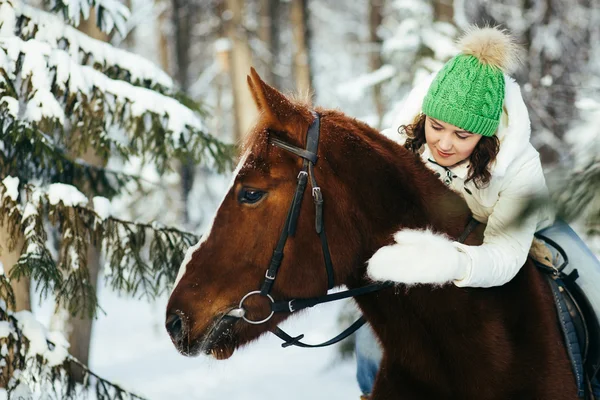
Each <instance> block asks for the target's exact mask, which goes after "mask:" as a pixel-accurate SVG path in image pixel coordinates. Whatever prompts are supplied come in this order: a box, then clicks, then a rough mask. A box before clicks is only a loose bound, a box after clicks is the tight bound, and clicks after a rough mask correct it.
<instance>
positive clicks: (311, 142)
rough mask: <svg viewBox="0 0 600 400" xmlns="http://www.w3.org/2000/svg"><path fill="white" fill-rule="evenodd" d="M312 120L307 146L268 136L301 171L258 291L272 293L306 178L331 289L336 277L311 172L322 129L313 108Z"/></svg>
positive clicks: (291, 234)
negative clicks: (299, 162)
mask: <svg viewBox="0 0 600 400" xmlns="http://www.w3.org/2000/svg"><path fill="white" fill-rule="evenodd" d="M313 115H314V117H315V119H314V120H313V122H312V123H311V124H310V126H309V128H308V132H307V134H306V149H301V148H299V147H296V146H293V145H291V144H288V143H286V142H284V141H282V140H280V139H277V138H274V137H273V138H269V142H270V143H271V144H273V145H275V146H277V147H279V148H281V149H283V150H286V151H288V152H290V153H292V154H295V155H297V156H298V157H301V158H302V159H303V162H302V170H301V171H300V173H299V174H298V183H297V184H296V189H295V191H294V196H293V197H292V202H291V204H290V208H289V210H288V214H287V217H286V220H285V224H284V226H283V229H282V230H281V235H280V236H279V240H278V242H277V246H276V247H275V250H274V251H273V255H272V257H271V261H270V263H269V268H268V269H267V271H266V273H265V279H264V281H263V284H262V286H261V288H260V294H261V295H263V296H266V295H268V294H270V293H271V289H272V288H273V284H274V283H275V278H276V277H277V272H278V270H279V267H280V266H281V262H282V261H283V249H284V247H285V244H286V242H287V239H288V237H289V236H294V234H295V233H296V227H297V225H298V218H299V216H300V208H301V206H302V199H303V198H304V192H305V191H306V185H307V181H308V180H309V179H310V185H311V189H312V196H313V199H314V204H315V231H316V232H317V234H318V235H319V236H320V238H321V248H322V250H323V259H324V261H325V268H326V271H327V289H328V290H329V289H332V288H333V287H334V285H335V279H334V274H333V262H332V261H331V254H330V252H329V244H328V242H327V236H326V235H325V229H324V227H323V194H322V193H321V188H320V187H319V186H318V184H317V181H316V179H315V174H314V166H315V164H316V162H317V160H318V156H317V150H318V146H319V136H320V129H321V116H320V115H319V114H318V113H316V112H314V111H313Z"/></svg>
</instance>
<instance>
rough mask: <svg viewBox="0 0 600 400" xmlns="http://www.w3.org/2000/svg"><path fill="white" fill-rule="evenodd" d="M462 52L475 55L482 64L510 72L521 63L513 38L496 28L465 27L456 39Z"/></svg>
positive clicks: (518, 49)
mask: <svg viewBox="0 0 600 400" xmlns="http://www.w3.org/2000/svg"><path fill="white" fill-rule="evenodd" d="M458 48H459V49H460V50H461V53H462V54H465V55H471V56H474V57H476V58H477V59H478V60H479V62H481V63H482V64H487V65H491V66H495V67H498V68H500V69H501V70H502V71H503V72H504V73H507V74H510V73H512V72H514V70H515V69H516V68H517V67H518V66H519V65H520V63H521V54H520V52H521V48H520V47H519V46H518V45H517V43H516V42H515V39H514V38H513V37H512V36H510V34H508V32H506V31H504V30H500V29H498V28H489V27H486V28H477V27H471V28H469V29H467V30H466V31H465V33H464V35H463V36H462V37H461V38H460V39H459V41H458Z"/></svg>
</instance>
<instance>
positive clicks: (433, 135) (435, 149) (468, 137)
mask: <svg viewBox="0 0 600 400" xmlns="http://www.w3.org/2000/svg"><path fill="white" fill-rule="evenodd" d="M425 140H426V141H427V146H429V150H430V151H431V154H433V158H434V159H435V162H436V163H438V164H439V165H442V166H444V167H450V166H452V165H454V164H458V163H459V162H461V161H463V160H466V159H467V158H469V157H470V156H471V153H473V150H475V147H476V146H477V143H479V140H481V135H478V134H475V133H471V132H468V131H465V130H463V129H460V128H459V127H457V126H454V125H451V124H448V123H445V122H442V121H440V120H438V119H434V118H431V117H429V116H428V117H427V118H426V121H425Z"/></svg>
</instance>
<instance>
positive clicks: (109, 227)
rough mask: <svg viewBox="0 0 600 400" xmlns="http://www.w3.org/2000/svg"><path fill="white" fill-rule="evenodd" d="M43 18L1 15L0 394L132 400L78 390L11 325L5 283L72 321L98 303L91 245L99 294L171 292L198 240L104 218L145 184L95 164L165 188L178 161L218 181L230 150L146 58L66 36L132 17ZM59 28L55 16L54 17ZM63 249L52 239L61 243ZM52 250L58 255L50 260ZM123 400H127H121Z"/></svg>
mask: <svg viewBox="0 0 600 400" xmlns="http://www.w3.org/2000/svg"><path fill="white" fill-rule="evenodd" d="M45 5H46V7H47V8H48V9H50V10H51V11H52V12H51V13H49V12H46V11H43V10H40V9H37V8H34V7H31V6H29V5H27V4H26V3H24V2H22V1H21V0H4V1H2V2H0V172H1V174H0V176H1V179H2V180H1V183H0V216H1V217H0V227H2V228H3V229H5V230H7V231H8V232H9V240H8V241H7V242H6V243H0V251H8V252H10V251H14V250H15V245H16V242H17V239H23V240H24V246H23V250H22V251H21V254H20V257H19V259H18V262H17V263H16V264H15V265H3V266H2V274H1V275H0V295H1V297H2V298H3V299H4V300H5V302H6V303H2V304H1V307H0V343H1V344H2V347H1V351H0V359H1V361H0V367H1V368H2V371H1V375H0V386H2V387H4V388H5V389H6V390H8V391H9V392H12V395H15V396H16V395H17V394H18V395H25V394H26V395H28V396H37V395H40V394H41V393H44V392H45V391H48V390H50V391H52V392H54V393H57V394H59V397H60V398H75V397H77V396H78V395H79V394H81V393H82V392H84V391H86V390H89V389H90V388H93V389H94V390H95V394H96V397H97V398H99V399H112V398H135V396H134V395H131V394H128V393H127V392H124V391H123V390H122V389H121V388H119V387H118V386H116V385H113V384H111V383H110V382H107V381H105V380H102V379H101V378H99V377H97V376H95V375H94V374H93V373H91V372H90V371H89V370H87V368H86V367H85V366H81V367H82V368H83V369H84V370H85V371H86V375H85V379H84V384H83V386H81V385H76V384H75V383H74V382H73V380H72V379H71V376H70V375H69V373H68V371H69V369H68V367H69V364H70V363H75V364H76V363H77V361H76V360H74V359H73V358H72V357H70V356H69V355H68V353H67V351H66V349H65V346H64V344H65V340H64V338H62V337H61V336H60V335H58V334H56V333H48V332H45V330H44V329H43V327H42V326H41V325H40V324H39V323H37V322H36V321H35V318H34V317H33V315H32V314H31V313H28V312H26V311H22V312H20V313H13V312H12V311H10V310H9V309H10V308H12V305H14V293H13V289H12V287H11V284H10V283H11V281H14V280H18V279H27V280H28V279H32V280H33V282H34V283H35V285H37V289H38V290H39V291H40V293H41V295H42V296H46V295H49V294H52V295H53V296H54V298H55V299H56V302H57V304H58V305H60V306H61V307H63V308H65V309H67V310H68V311H69V312H70V313H72V314H77V313H79V314H83V313H86V314H88V315H94V314H95V312H96V310H97V307H98V304H97V299H96V293H95V290H94V289H93V286H92V285H91V283H90V279H89V272H88V270H87V268H86V257H87V249H88V246H89V245H93V246H96V247H98V248H101V249H102V250H103V255H104V260H105V279H106V282H107V285H109V286H111V287H112V288H115V289H117V290H121V291H125V292H127V293H129V294H131V295H136V296H146V297H148V298H154V297H155V296H157V295H159V294H161V293H163V292H164V291H165V290H167V289H169V288H170V284H171V283H172V282H173V281H174V279H175V275H176V272H177V268H178V266H179V265H180V263H181V261H182V259H183V254H184V251H185V249H187V248H188V247H189V246H190V245H191V244H193V243H194V242H196V241H197V240H198V237H197V236H196V235H194V234H191V233H188V232H184V231H182V230H179V229H176V228H172V227H165V226H161V225H160V224H157V223H152V222H149V223H141V222H134V221H127V220H124V219H122V218H118V217H117V216H114V215H112V213H111V199H112V198H114V196H116V195H117V194H119V193H121V192H122V191H124V190H126V189H128V188H130V187H131V186H132V185H133V186H134V187H135V186H136V185H137V186H139V185H141V184H142V182H141V181H143V179H142V178H140V177H139V176H135V175H131V174H128V173H126V172H124V170H123V168H121V170H119V169H109V168H106V167H103V166H97V165H91V164H88V163H86V162H84V161H82V160H81V159H80V158H79V157H81V156H82V155H83V154H84V153H86V152H89V151H93V152H94V153H95V154H96V155H97V156H98V157H100V159H101V160H103V165H106V163H107V162H108V161H109V160H110V161H111V165H119V166H122V167H123V166H126V165H127V164H128V163H140V162H141V163H142V164H144V165H150V166H151V167H152V168H154V169H155V170H156V174H157V175H158V176H159V177H160V176H162V175H164V174H165V173H167V172H169V171H170V169H171V167H172V165H171V164H172V161H173V160H184V161H186V162H189V161H190V160H192V161H193V162H196V163H199V162H200V163H203V164H204V165H207V166H210V167H211V168H214V169H216V170H218V171H223V170H224V169H226V168H229V167H230V163H231V160H232V155H233V150H234V147H233V146H231V145H228V144H224V143H222V142H220V141H219V140H217V139H215V138H214V137H213V136H211V135H209V134H208V133H207V132H206V129H205V125H204V122H203V120H204V117H205V116H206V113H205V111H204V110H203V108H202V106H201V105H199V104H197V103H195V102H193V101H192V100H191V99H189V98H187V97H186V96H185V95H184V94H183V93H182V92H181V91H179V90H178V89H177V87H175V85H174V83H173V81H172V79H171V78H170V77H169V76H168V75H167V74H166V73H164V72H163V71H161V70H160V69H159V68H158V67H156V66H155V65H154V64H152V63H151V62H149V61H147V60H146V59H144V58H142V57H140V56H137V55H135V54H132V53H130V52H127V51H124V50H121V49H118V48H115V47H114V46H112V45H111V44H109V43H105V42H102V41H98V40H95V39H92V38H91V37H89V36H87V35H85V34H84V33H82V32H81V31H79V30H77V29H76V28H75V27H74V26H71V25H70V24H72V25H78V24H79V22H80V21H81V20H85V19H87V18H88V17H89V16H90V13H92V12H95V13H96V21H97V23H98V26H99V27H100V28H101V29H103V30H104V31H105V32H107V33H113V34H118V35H121V36H123V35H125V34H126V32H125V30H126V21H127V17H128V16H129V11H128V10H127V8H126V7H124V6H123V5H122V4H121V3H119V2H118V1H117V0H75V1H68V2H67V1H62V0H53V1H46V2H45ZM61 16H62V17H61ZM57 238H58V239H57ZM54 242H57V243H59V245H58V246H57V248H56V249H55V248H54V247H55V245H54ZM119 396H122V397H119Z"/></svg>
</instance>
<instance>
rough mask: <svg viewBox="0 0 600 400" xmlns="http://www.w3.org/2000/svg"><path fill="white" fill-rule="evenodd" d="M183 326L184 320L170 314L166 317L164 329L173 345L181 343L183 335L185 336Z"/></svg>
mask: <svg viewBox="0 0 600 400" xmlns="http://www.w3.org/2000/svg"><path fill="white" fill-rule="evenodd" d="M184 324H185V322H184V320H183V319H181V317H180V316H179V315H177V314H170V315H168V316H167V320H166V322H165V327H166V328H167V332H168V333H169V336H170V337H171V340H172V341H173V343H174V344H175V345H178V344H179V343H181V342H183V339H184V335H185V334H186V327H185V325H184Z"/></svg>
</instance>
